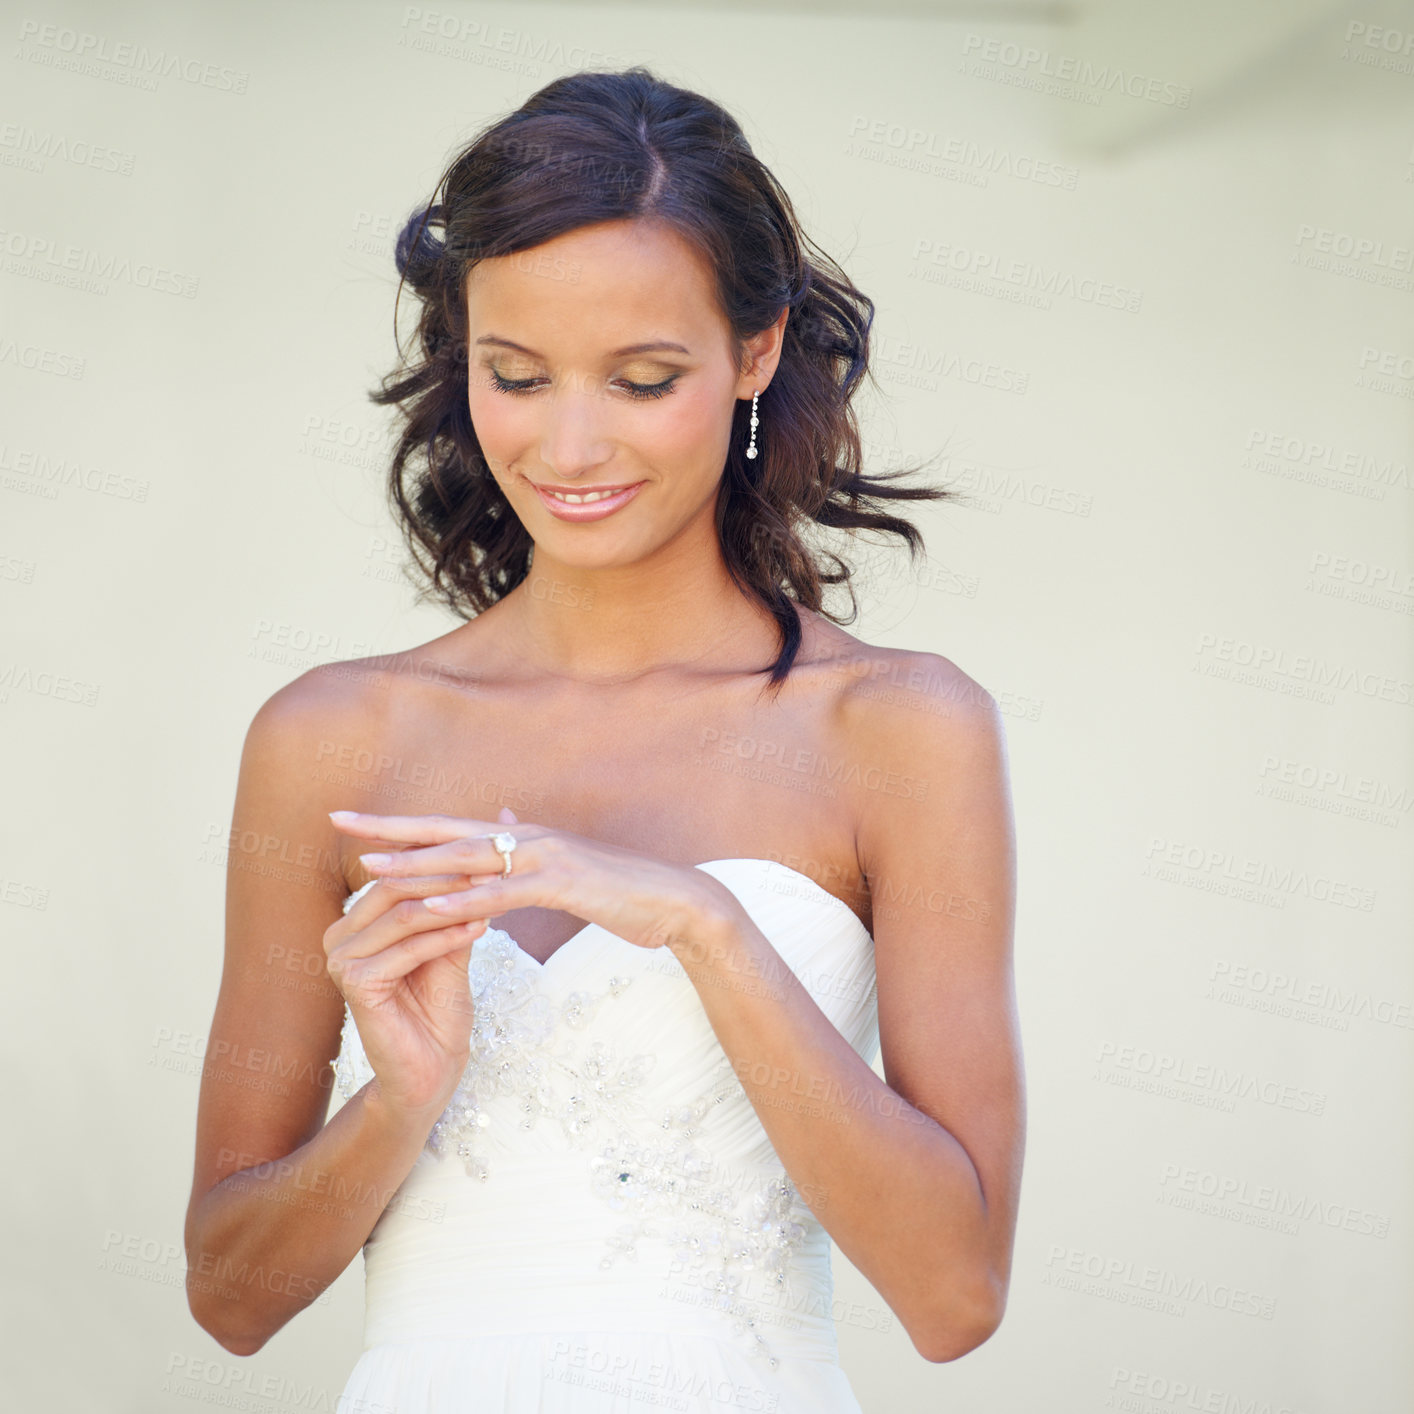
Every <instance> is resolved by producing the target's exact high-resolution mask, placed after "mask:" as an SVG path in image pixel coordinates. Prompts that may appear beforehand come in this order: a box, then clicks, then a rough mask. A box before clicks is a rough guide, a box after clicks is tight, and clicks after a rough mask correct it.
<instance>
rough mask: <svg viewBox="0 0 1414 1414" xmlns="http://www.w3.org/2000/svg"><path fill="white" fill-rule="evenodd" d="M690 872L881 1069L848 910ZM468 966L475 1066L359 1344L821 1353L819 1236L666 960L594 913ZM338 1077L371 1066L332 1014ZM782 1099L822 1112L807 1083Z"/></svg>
mask: <svg viewBox="0 0 1414 1414" xmlns="http://www.w3.org/2000/svg"><path fill="white" fill-rule="evenodd" d="M697 867H698V868H700V869H703V870H705V871H706V872H708V873H711V874H712V875H713V876H714V877H716V878H718V879H720V880H721V882H722V883H724V884H725V885H726V886H727V887H728V888H729V889H731V890H732V892H733V893H734V894H736V896H737V897H738V898H739V899H740V900H741V902H742V904H743V905H744V907H745V908H746V910H747V912H748V913H749V914H750V915H751V917H752V920H753V921H754V922H755V923H756V925H757V926H758V927H759V928H760V929H761V930H762V932H763V933H764V934H765V935H766V936H767V937H768V938H769V939H770V940H771V942H772V945H773V946H774V947H775V948H776V950H777V952H778V953H780V955H781V957H782V958H783V959H784V961H785V962H786V963H787V965H788V966H789V967H790V968H791V970H792V971H793V972H794V973H795V974H796V976H797V977H799V979H800V980H801V982H802V983H803V984H804V986H805V987H806V989H807V990H808V991H809V992H810V994H811V996H812V997H813V998H814V999H815V1001H816V1003H817V1005H819V1006H820V1008H821V1010H822V1011H823V1012H824V1013H825V1014H826V1016H828V1017H829V1018H830V1020H831V1021H832V1022H833V1023H834V1024H835V1026H836V1027H837V1028H838V1029H839V1030H840V1032H841V1033H842V1034H843V1035H844V1037H845V1038H846V1039H847V1040H848V1041H849V1042H850V1044H851V1045H852V1046H853V1047H854V1048H855V1050H856V1051H858V1052H859V1054H860V1055H861V1056H863V1058H864V1059H865V1060H866V1061H868V1062H869V1063H871V1064H872V1063H873V1060H874V1057H875V1055H876V1054H877V1050H878V1020H877V1004H876V996H875V976H874V956H873V940H872V939H871V938H870V936H869V934H868V932H867V931H866V930H865V928H864V927H863V925H862V924H861V923H860V921H859V919H858V918H857V917H856V916H855V914H854V913H853V912H852V910H850V909H849V908H848V907H847V906H846V905H845V904H844V903H843V902H842V901H841V900H839V899H837V898H835V897H834V896H833V895H832V894H830V893H828V892H827V891H826V890H824V889H822V888H821V887H820V886H819V885H817V884H815V883H814V882H813V881H812V880H810V879H808V878H806V877H805V876H804V875H803V874H799V873H797V872H796V871H795V870H793V869H791V868H789V867H788V866H786V865H783V864H779V863H776V862H775V861H772V860H766V859H722V860H712V861H709V862H708V863H706V864H702V865H698V866H697ZM370 887H372V885H371V884H369V885H365V886H364V888H365V889H367V888H370ZM363 892H364V890H362V889H361V890H359V891H358V893H357V894H351V895H350V896H349V898H348V899H347V900H346V902H345V905H344V909H345V912H347V911H348V909H349V908H350V907H352V905H353V902H354V900H355V899H356V898H357V897H358V896H359V894H361V893H363ZM468 977H469V982H470V989H471V995H472V1003H473V1007H474V1020H473V1026H472V1036H471V1045H470V1055H469V1059H468V1062H467V1066H466V1069H465V1071H464V1073H463V1075H462V1078H461V1081H460V1083H459V1085H458V1087H457V1090H456V1093H455V1094H454V1095H453V1097H452V1100H451V1102H450V1103H449V1104H448V1106H447V1108H446V1110H445V1111H444V1112H443V1114H442V1116H441V1117H440V1119H439V1120H438V1121H437V1123H436V1125H435V1126H434V1127H433V1129H432V1132H431V1134H430V1135H429V1137H428V1141H427V1145H426V1148H425V1150H424V1152H423V1153H422V1154H421V1155H420V1156H419V1159H418V1161H417V1163H416V1164H415V1165H414V1167H413V1170H412V1172H411V1173H410V1174H409V1175H408V1177H407V1179H406V1180H405V1181H404V1183H403V1185H402V1187H401V1188H400V1189H399V1191H398V1193H397V1194H396V1195H395V1196H394V1198H393V1201H391V1202H390V1203H389V1204H388V1206H387V1208H385V1210H384V1211H383V1213H382V1215H381V1216H380V1218H379V1220H378V1223H377V1224H376V1226H375V1227H374V1229H373V1231H372V1233H371V1234H370V1236H369V1239H368V1242H367V1243H366V1244H365V1249H364V1257H365V1265H366V1272H367V1279H368V1292H367V1299H368V1312H367V1317H366V1322H365V1344H370V1343H372V1342H373V1341H374V1340H388V1339H396V1338H398V1337H399V1335H400V1334H404V1333H410V1332H416V1333H417V1334H419V1335H426V1334H427V1333H428V1332H429V1330H431V1331H438V1330H445V1331H446V1332H447V1333H448V1334H451V1333H454V1332H455V1331H457V1330H465V1329H466V1328H467V1327H468V1325H470V1326H473V1327H475V1328H478V1329H490V1328H494V1327H495V1326H496V1325H497V1324H501V1325H503V1326H504V1327H505V1328H506V1329H509V1330H515V1329H522V1328H524V1329H537V1328H538V1329H544V1328H549V1327H547V1326H546V1325H545V1324H544V1323H546V1322H553V1321H555V1320H557V1319H558V1320H559V1321H560V1322H561V1323H563V1322H564V1321H572V1322H574V1323H575V1326H576V1328H590V1327H589V1326H586V1324H585V1323H586V1321H591V1318H592V1322H591V1324H592V1327H593V1328H608V1327H609V1326H613V1325H614V1324H615V1323H619V1324H621V1325H622V1326H623V1328H625V1329H629V1328H634V1327H635V1325H636V1326H638V1327H641V1326H642V1324H643V1323H644V1322H645V1321H649V1320H651V1321H653V1322H654V1323H655V1324H657V1325H662V1324H664V1323H666V1324H667V1325H668V1326H670V1327H673V1328H679V1329H697V1330H701V1329H702V1328H704V1327H708V1328H710V1329H712V1330H714V1331H715V1332H716V1333H717V1334H719V1335H723V1334H726V1333H728V1332H730V1333H731V1334H732V1335H734V1336H735V1337H737V1338H740V1339H741V1340H743V1341H744V1343H745V1344H746V1346H747V1348H748V1349H749V1350H750V1351H751V1353H753V1354H754V1355H756V1356H757V1357H758V1358H761V1359H763V1360H765V1361H767V1362H768V1363H769V1364H772V1365H774V1364H775V1347H777V1346H789V1347H791V1348H794V1349H795V1350H797V1351H801V1352H803V1353H807V1354H816V1355H819V1354H823V1353H826V1352H832V1351H833V1349H834V1329H833V1323H832V1321H831V1320H830V1319H829V1317H830V1307H831V1296H832V1287H831V1279H830V1270H829V1238H828V1235H827V1234H826V1233H825V1232H824V1230H823V1228H822V1227H821V1226H820V1223H819V1221H818V1219H817V1218H816V1217H815V1215H814V1213H812V1211H811V1209H810V1207H808V1206H807V1205H806V1202H805V1201H804V1199H803V1197H802V1195H801V1194H800V1193H798V1192H797V1190H796V1188H795V1185H794V1184H793V1183H792V1182H791V1180H790V1178H789V1176H788V1175H787V1173H786V1171H785V1169H784V1168H783V1166H782V1165H781V1163H780V1161H779V1159H778V1158H777V1156H776V1153H775V1151H774V1149H773V1148H772V1147H771V1144H770V1141H769V1139H768V1137H767V1135H766V1132H765V1130H764V1128H763V1127H762V1125H761V1122H760V1118H759V1116H758V1115H757V1112H756V1110H755V1108H754V1107H753V1105H752V1103H751V1101H750V1099H749V1098H748V1097H747V1094H746V1091H745V1089H744V1087H743V1086H742V1084H741V1081H740V1079H739V1077H738V1075H737V1074H736V1072H735V1071H734V1070H733V1067H732V1065H731V1063H730V1062H729V1061H728V1059H727V1057H726V1055H725V1054H724V1053H723V1051H722V1048H721V1045H720V1043H719V1042H718V1041H717V1038H716V1034H715V1032H714V1031H713V1030H712V1027H711V1023H710V1022H709V1021H708V1019H707V1014H706V1012H705V1010H704V1009H703V1007H702V1004H701V1000H700V998H699V996H698V993H697V990H696V987H695V985H694V984H693V982H692V981H691V980H690V979H689V978H688V976H687V974H686V972H684V970H683V968H682V967H681V965H680V964H679V963H678V961H677V959H676V957H675V956H674V955H673V954H672V953H671V951H670V950H668V949H666V948H659V949H645V948H639V947H635V946H634V945H633V944H631V943H627V942H625V941H624V940H623V939H621V938H618V937H616V936H615V935H614V934H612V933H609V932H607V931H606V930H605V929H603V928H600V927H599V926H598V925H595V924H589V925H587V926H586V927H585V928H583V929H581V930H580V932H579V933H577V934H575V935H574V937H572V938H571V939H570V940H569V941H568V942H567V943H565V944H563V945H562V946H561V947H560V948H559V949H557V950H556V952H555V953H553V954H552V955H551V957H550V959H549V960H548V962H546V963H543V964H542V963H539V962H537V961H536V960H535V959H534V958H532V957H531V956H530V955H529V954H528V953H526V952H525V951H524V950H523V949H521V948H520V947H519V946H518V945H517V943H516V942H515V940H514V939H513V938H511V937H510V935H509V934H507V933H505V932H504V931H502V930H501V929H498V928H487V929H486V931H485V932H484V933H483V934H482V935H481V936H480V937H479V938H477V939H476V940H475V943H474V945H473V948H472V954H471V960H470V962H469V964H468ZM750 980H751V979H750V978H743V979H742V981H743V985H747V984H749V983H750ZM333 1068H334V1077H335V1083H336V1085H337V1088H338V1090H339V1093H340V1094H341V1095H342V1096H344V1097H345V1098H348V1097H349V1096H351V1095H352V1094H353V1093H354V1092H355V1091H356V1090H357V1089H359V1088H360V1087H361V1086H362V1085H364V1084H365V1083H366V1082H367V1081H368V1080H370V1079H372V1075H373V1072H372V1070H371V1069H370V1068H369V1065H368V1061H367V1059H366V1057H365V1055H364V1052H363V1046H362V1043H361V1040H360V1037H359V1034H358V1029H357V1027H356V1026H355V1024H354V1021H353V1018H352V1015H351V1014H350V1013H349V1011H348V1009H347V1008H345V1019H344V1029H343V1037H342V1045H341V1049H340V1052H339V1056H338V1058H337V1060H336V1061H335V1062H334V1063H333ZM778 1089H779V1100H778V1101H777V1102H778V1103H783V1104H796V1105H801V1106H803V1107H814V1108H817V1109H819V1110H820V1111H821V1113H822V1115H823V1114H825V1113H827V1109H826V1107H825V1106H824V1105H823V1104H822V1103H821V1100H820V1096H819V1095H817V1094H812V1093H811V1087H810V1085H809V1083H808V1077H804V1078H798V1083H791V1082H789V1081H787V1082H785V1083H782V1084H781V1085H780V1086H779V1087H778ZM774 1093H776V1091H775V1090H773V1094H774ZM821 1122H822V1123H824V1122H825V1120H824V1119H822V1121H821ZM804 1196H805V1197H806V1198H808V1197H811V1196H812V1195H809V1194H807V1195H804ZM817 1206H818V1204H817ZM606 1322H607V1323H608V1326H606V1325H605V1323H606Z"/></svg>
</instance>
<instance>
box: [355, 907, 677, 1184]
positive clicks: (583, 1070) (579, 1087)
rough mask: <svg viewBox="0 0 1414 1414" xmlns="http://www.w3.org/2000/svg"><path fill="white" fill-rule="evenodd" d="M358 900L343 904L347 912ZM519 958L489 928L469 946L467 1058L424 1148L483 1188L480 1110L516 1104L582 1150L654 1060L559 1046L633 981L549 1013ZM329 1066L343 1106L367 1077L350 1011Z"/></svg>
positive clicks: (620, 980) (571, 998)
mask: <svg viewBox="0 0 1414 1414" xmlns="http://www.w3.org/2000/svg"><path fill="white" fill-rule="evenodd" d="M356 897H357V895H355V896H353V897H351V898H350V899H349V900H348V905H349V907H352V905H353V902H354V899H355V898H356ZM344 911H345V912H347V911H348V908H345V910H344ZM519 954H520V949H519V948H518V947H517V946H516V943H515V940H514V939H513V938H511V936H510V935H509V934H508V933H506V932H503V931H502V930H501V929H499V928H487V929H486V931H485V932H484V933H482V935H481V936H480V937H479V938H477V939H476V941H475V944H474V945H473V949H472V956H471V961H470V963H469V965H468V967H467V978H468V982H469V984H470V990H471V997H472V1006H473V1019H472V1028H471V1042H470V1054H469V1057H468V1060H467V1064H466V1067H465V1069H464V1070H463V1071H462V1077H461V1080H460V1081H459V1082H458V1083H457V1088H456V1090H455V1091H454V1092H453V1094H452V1098H451V1100H450V1101H449V1102H448V1104H447V1107H446V1109H444V1110H443V1111H442V1114H441V1116H440V1117H439V1118H438V1120H437V1122H436V1124H434V1125H433V1126H432V1131H431V1133H430V1134H429V1135H428V1137H427V1143H426V1146H425V1147H426V1148H427V1149H429V1150H431V1151H432V1152H433V1153H434V1154H437V1155H438V1156H446V1155H448V1154H452V1153H455V1154H456V1155H457V1156H458V1157H459V1158H460V1159H461V1160H462V1162H463V1163H464V1164H465V1166H466V1171H467V1173H468V1174H470V1175H471V1177H473V1178H476V1179H480V1180H481V1181H482V1182H483V1183H484V1182H485V1181H486V1180H487V1178H488V1177H489V1176H490V1172H491V1169H490V1164H489V1163H488V1161H487V1158H486V1156H485V1154H484V1152H482V1149H483V1140H484V1138H485V1130H486V1127H487V1126H488V1125H489V1124H490V1123H491V1115H490V1113H489V1112H488V1110H487V1109H486V1108H485V1106H486V1105H487V1104H488V1103H489V1101H490V1100H491V1099H493V1098H494V1097H496V1096H498V1095H503V1096H511V1097H513V1098H515V1099H516V1100H517V1101H518V1106H517V1107H518V1109H519V1110H520V1112H521V1120H520V1125H521V1128H523V1129H533V1128H534V1127H535V1125H536V1123H537V1122H538V1121H539V1120H541V1119H554V1120H558V1121H559V1123H560V1124H561V1126H562V1127H563V1129H564V1132H565V1135H566V1137H567V1138H568V1139H570V1140H571V1141H574V1142H576V1143H582V1142H583V1139H582V1136H583V1135H584V1134H586V1133H587V1132H588V1131H589V1130H590V1129H591V1128H592V1127H593V1126H594V1125H595V1124H596V1123H597V1122H601V1121H604V1120H608V1119H614V1120H617V1119H619V1118H620V1116H621V1113H622V1110H623V1107H624V1104H625V1102H626V1100H628V1098H629V1097H630V1096H631V1093H632V1091H633V1090H634V1088H635V1087H636V1086H638V1085H640V1084H642V1082H643V1080H644V1079H645V1078H646V1077H647V1075H648V1074H649V1073H650V1072H651V1070H652V1068H653V1065H654V1063H655V1061H656V1059H657V1058H656V1057H655V1056H652V1055H635V1056H633V1057H632V1058H631V1059H629V1060H622V1059H620V1058H619V1057H618V1056H617V1055H616V1054H615V1053H614V1051H613V1050H612V1049H611V1048H610V1047H608V1046H606V1045H605V1044H604V1043H603V1042H602V1041H594V1042H592V1043H591V1044H590V1045H589V1046H588V1047H587V1048H580V1047H577V1046H576V1044H575V1043H574V1042H573V1040H569V1039H566V1040H564V1041H563V1043H562V1044H560V1045H559V1046H558V1049H557V1048H556V1042H558V1041H560V1040H561V1036H562V1032H561V1028H562V1027H568V1028H570V1030H572V1031H580V1030H583V1029H584V1027H585V1026H586V1025H587V1024H588V1023H589V1020H590V1018H591V1017H592V1016H593V1014H594V1012H595V1011H596V1010H597V1008H598V1006H599V1004H600V1003H601V1002H603V1001H604V1000H605V999H606V998H608V997H619V996H622V995H623V993H624V991H625V990H626V989H627V988H628V986H629V984H630V983H631V982H632V981H633V978H632V977H610V978H609V979H608V983H607V987H606V990H605V991H603V992H600V993H598V994H594V993H590V992H584V991H574V992H571V993H569V995H568V996H566V997H565V998H564V1000H563V1001H562V1002H561V1003H560V1004H559V1005H558V1006H556V1005H555V1004H554V1003H553V1002H551V1000H550V998H549V997H547V996H546V995H545V994H544V993H543V992H541V991H540V990H539V989H538V988H537V987H535V986H533V985H532V984H531V982H530V981H529V979H527V977H526V975H525V974H524V972H522V971H521V969H520V967H519V966H518V960H519ZM332 1064H333V1070H334V1080H335V1084H336V1085H337V1086H338V1090H339V1093H340V1094H341V1095H342V1096H343V1097H344V1098H345V1099H349V1098H350V1097H351V1096H352V1095H353V1094H354V1092H355V1091H356V1090H358V1089H359V1088H360V1087H361V1086H363V1085H365V1084H367V1082H368V1081H369V1080H371V1079H372V1078H373V1070H372V1067H371V1066H370V1065H369V1064H368V1060H367V1058H366V1056H365V1054H364V1051H363V1043H362V1040H361V1038H360V1037H359V1034H358V1026H357V1024H356V1023H355V1021H354V1019H353V1013H352V1012H351V1011H350V1010H349V1008H348V1007H347V1005H346V1006H345V1008H344V1027H343V1034H342V1045H341V1047H340V1050H339V1055H338V1058H337V1059H336V1060H335V1061H334V1062H333V1063H332ZM563 1076H568V1077H569V1078H570V1080H571V1081H572V1082H573V1083H572V1086H571V1087H570V1093H569V1094H568V1096H566V1097H565V1098H564V1099H562V1100H557V1098H556V1090H557V1088H558V1089H561V1090H562V1089H564V1088H565V1087H564V1084H563V1080H562V1079H561V1077H563Z"/></svg>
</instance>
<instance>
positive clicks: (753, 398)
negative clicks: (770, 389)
mask: <svg viewBox="0 0 1414 1414" xmlns="http://www.w3.org/2000/svg"><path fill="white" fill-rule="evenodd" d="M760 396H761V394H760V392H759V390H758V391H757V392H755V393H753V394H752V395H751V445H750V446H749V447H748V448H747V449H746V455H747V456H748V457H755V455H756V424H757V422H758V421H759V419H758V418H757V416H756V399H757V398H759V397H760Z"/></svg>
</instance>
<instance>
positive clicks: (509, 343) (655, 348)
mask: <svg viewBox="0 0 1414 1414" xmlns="http://www.w3.org/2000/svg"><path fill="white" fill-rule="evenodd" d="M476 343H477V345H478V346H480V345H481V344H495V345H497V346H498V347H499V348H505V349H515V351H516V352H517V353H523V354H529V355H530V357H531V358H541V357H543V355H542V354H539V353H537V352H536V351H535V350H534V349H528V348H526V347H525V345H524V344H518V343H516V342H515V341H514V340H513V339H503V338H501V336H500V335H499V334H483V335H482V336H481V337H480V338H479V339H478V340H477V341H476ZM659 352H670V353H684V354H690V353H691V350H690V349H685V348H683V346H682V345H681V344H674V343H670V342H668V341H667V340H658V341H657V342H654V343H647V344H626V345H624V347H623V348H621V349H611V350H610V351H609V357H610V358H627V357H628V356H629V354H641V353H659Z"/></svg>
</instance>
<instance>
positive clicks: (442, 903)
mask: <svg viewBox="0 0 1414 1414" xmlns="http://www.w3.org/2000/svg"><path fill="white" fill-rule="evenodd" d="M422 901H423V903H425V904H426V905H427V906H428V908H450V907H451V906H452V901H451V899H449V898H448V897H447V895H446V894H433V895H432V897H431V898H425V899H423V900H422Z"/></svg>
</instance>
